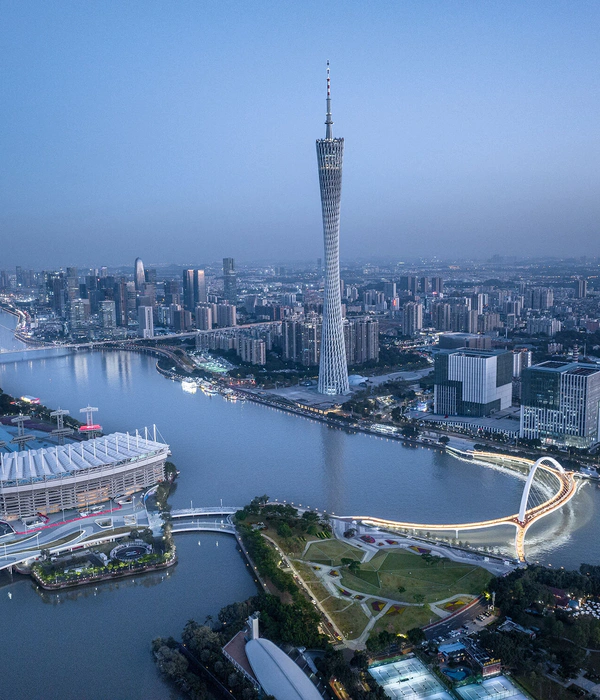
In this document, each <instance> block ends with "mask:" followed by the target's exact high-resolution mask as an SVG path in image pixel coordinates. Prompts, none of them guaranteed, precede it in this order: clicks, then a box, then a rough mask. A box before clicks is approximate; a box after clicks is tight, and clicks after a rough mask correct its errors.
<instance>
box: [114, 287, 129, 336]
mask: <svg viewBox="0 0 600 700" xmlns="http://www.w3.org/2000/svg"><path fill="white" fill-rule="evenodd" d="M113 296H114V300H115V317H116V323H117V326H126V325H127V284H126V283H125V282H117V283H116V284H115V286H114V290H113Z"/></svg>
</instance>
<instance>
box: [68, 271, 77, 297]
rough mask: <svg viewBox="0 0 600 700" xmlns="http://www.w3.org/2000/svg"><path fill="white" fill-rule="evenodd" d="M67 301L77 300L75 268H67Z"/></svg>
mask: <svg viewBox="0 0 600 700" xmlns="http://www.w3.org/2000/svg"><path fill="white" fill-rule="evenodd" d="M67 299H68V300H69V303H70V302H72V301H73V300H74V299H79V274H78V270H77V268H76V267H67Z"/></svg>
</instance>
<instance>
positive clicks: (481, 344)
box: [438, 333, 492, 350]
mask: <svg viewBox="0 0 600 700" xmlns="http://www.w3.org/2000/svg"><path fill="white" fill-rule="evenodd" d="M438 347H439V349H440V350H456V349H458V348H469V349H470V350H491V349H492V339H491V338H490V337H489V336H488V335H474V334H472V333H442V334H441V335H440V337H439V343H438Z"/></svg>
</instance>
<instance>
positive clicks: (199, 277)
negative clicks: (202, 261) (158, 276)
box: [183, 270, 206, 311]
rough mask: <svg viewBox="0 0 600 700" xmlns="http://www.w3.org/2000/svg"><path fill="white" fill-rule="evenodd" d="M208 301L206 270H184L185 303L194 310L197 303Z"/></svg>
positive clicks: (190, 309) (189, 308)
mask: <svg viewBox="0 0 600 700" xmlns="http://www.w3.org/2000/svg"><path fill="white" fill-rule="evenodd" d="M205 302H206V280H205V278H204V270H184V271H183V305H184V307H185V308H186V309H187V310H188V311H193V310H194V309H195V308H196V305H197V304H203V303H205Z"/></svg>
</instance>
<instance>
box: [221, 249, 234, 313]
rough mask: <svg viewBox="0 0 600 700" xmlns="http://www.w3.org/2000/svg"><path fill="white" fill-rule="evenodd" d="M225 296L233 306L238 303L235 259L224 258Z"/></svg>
mask: <svg viewBox="0 0 600 700" xmlns="http://www.w3.org/2000/svg"><path fill="white" fill-rule="evenodd" d="M223 296H224V297H225V299H227V301H229V302H230V303H232V304H235V302H236V301H237V277H236V274H235V261H234V259H233V258H223Z"/></svg>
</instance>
